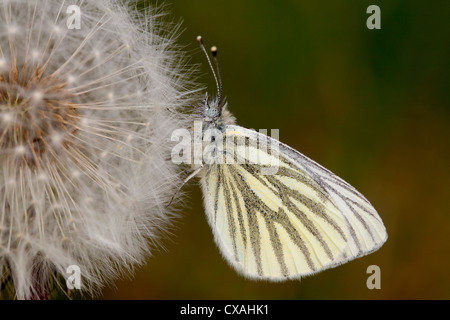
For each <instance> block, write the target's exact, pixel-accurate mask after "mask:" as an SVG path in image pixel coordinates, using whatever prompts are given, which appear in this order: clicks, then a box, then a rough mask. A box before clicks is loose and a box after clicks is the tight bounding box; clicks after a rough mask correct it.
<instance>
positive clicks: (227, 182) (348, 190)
mask: <svg viewBox="0 0 450 320" xmlns="http://www.w3.org/2000/svg"><path fill="white" fill-rule="evenodd" d="M224 136H225V137H226V138H227V139H228V138H231V139H228V140H229V141H232V144H231V146H230V145H225V144H224V145H223V148H221V146H218V149H219V150H220V152H222V153H225V154H226V157H228V160H234V161H225V163H213V164H210V165H208V166H207V168H206V169H205V171H204V174H203V177H202V179H201V181H202V187H203V191H204V197H205V206H206V212H207V216H208V221H209V223H210V225H211V227H212V229H213V233H214V236H215V240H216V243H217V244H218V246H219V248H220V250H221V252H222V254H223V256H224V257H225V258H226V259H227V261H229V262H230V264H231V265H232V266H234V267H235V268H236V269H237V270H238V271H240V272H241V273H242V274H244V275H246V276H248V277H251V278H260V279H268V280H283V279H286V278H299V277H300V276H302V275H306V274H311V273H315V272H318V271H320V270H323V269H325V268H328V267H332V266H334V265H336V264H339V263H342V262H345V261H347V260H350V259H352V258H355V257H357V256H359V255H362V254H363V253H364V252H369V251H370V250H374V248H375V247H376V246H377V245H378V246H379V245H380V244H379V243H380V242H384V240H385V239H384V240H383V239H382V238H383V232H384V234H385V231H384V226H383V224H382V222H381V219H380V218H379V217H378V214H377V213H376V211H375V210H374V209H373V207H372V206H371V205H370V203H369V202H368V201H367V200H366V199H365V198H364V197H362V195H360V194H359V193H358V192H357V191H356V190H354V188H353V187H351V186H350V185H348V184H347V183H345V182H344V181H343V180H342V179H340V178H338V177H337V176H335V175H334V174H332V173H331V172H329V171H328V170H326V169H324V168H323V167H321V166H320V165H318V164H316V163H315V162H313V161H312V160H310V159H308V158H306V157H305V156H303V155H302V154H300V153H299V152H297V151H295V150H294V149H292V148H289V147H288V146H286V145H283V144H281V143H279V142H278V141H275V140H273V139H271V138H269V137H267V136H265V135H262V134H259V133H256V132H255V131H252V130H248V129H245V128H242V127H239V126H234V125H229V126H227V130H226V131H225V133H224ZM239 139H240V143H237V142H236V143H235V142H234V141H238V140H239ZM255 141H257V143H255ZM273 142H276V145H277V146H278V148H273V147H272V146H273V145H274V144H273ZM220 152H219V153H220ZM271 163H277V166H278V167H277V170H276V173H275V174H265V175H263V174H261V168H262V167H267V165H268V164H271ZM368 216H369V217H368ZM366 220H367V221H366ZM361 221H362V222H361ZM378 221H379V222H380V223H381V226H382V228H381V227H380V225H379V222H378ZM361 226H362V229H361ZM368 234H371V239H372V240H371V241H366V240H367V238H368ZM369 238H370V237H369ZM361 240H363V241H365V242H364V246H362V245H361ZM366 242H367V243H366Z"/></svg>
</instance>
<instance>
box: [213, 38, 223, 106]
mask: <svg viewBox="0 0 450 320" xmlns="http://www.w3.org/2000/svg"><path fill="white" fill-rule="evenodd" d="M211 53H212V55H213V57H214V61H215V62H216V70H217V76H218V78H219V86H218V87H217V96H218V97H219V98H218V99H219V101H221V100H222V77H221V76H220V70H219V60H217V47H216V46H214V47H211Z"/></svg>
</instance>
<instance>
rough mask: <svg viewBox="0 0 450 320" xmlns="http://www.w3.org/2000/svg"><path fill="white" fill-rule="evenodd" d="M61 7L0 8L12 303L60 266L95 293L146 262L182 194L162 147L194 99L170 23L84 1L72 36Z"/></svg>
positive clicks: (1, 236) (2, 201) (1, 155)
mask: <svg viewBox="0 0 450 320" xmlns="http://www.w3.org/2000/svg"><path fill="white" fill-rule="evenodd" d="M68 5H69V4H68V3H67V1H63V0H53V1H44V2H42V1H39V0H14V1H11V0H0V16H1V17H2V19H1V20H0V49H1V50H0V282H1V281H4V280H5V277H6V276H5V275H11V278H12V281H13V284H14V289H15V294H16V297H17V298H19V299H29V298H41V297H45V295H46V294H48V293H49V292H48V290H49V287H50V283H52V281H53V280H52V277H54V275H55V274H61V275H66V269H67V267H68V266H70V265H78V266H79V267H80V269H81V270H83V275H82V276H83V286H84V287H83V288H82V289H83V290H84V291H85V292H88V293H94V292H96V290H98V289H99V288H101V287H102V286H103V285H104V284H105V283H108V282H109V281H111V279H114V278H115V277H117V276H118V275H119V274H122V273H123V271H126V270H130V269H132V268H133V266H134V265H136V264H139V263H143V262H144V261H145V258H146V257H148V255H149V253H150V250H151V249H152V247H151V246H150V245H149V240H150V242H151V243H157V242H158V239H160V237H161V236H162V234H163V232H164V230H165V228H166V227H167V226H168V225H169V223H170V218H171V217H172V214H171V213H170V212H167V210H166V209H165V205H166V204H167V203H168V201H169V200H170V198H171V197H172V195H173V192H174V191H175V190H176V189H177V187H178V185H179V183H180V179H178V176H177V167H176V165H175V164H173V163H171V162H170V161H168V160H167V158H168V157H167V155H170V144H168V143H167V141H170V135H171V133H172V131H173V130H174V129H176V128H178V127H184V126H185V124H186V123H187V121H189V119H186V117H185V116H183V115H182V114H180V113H179V111H178V110H179V109H181V108H182V107H183V106H185V105H190V104H192V101H191V99H193V96H192V95H191V94H190V93H191V92H190V91H189V90H188V89H187V88H189V87H190V85H191V83H190V82H189V81H187V77H188V76H189V73H190V71H189V69H186V68H185V67H183V65H182V63H183V61H184V58H183V56H182V55H181V54H180V52H179V51H178V48H177V47H176V46H175V44H174V37H173V33H172V31H171V28H172V27H175V26H174V25H171V24H169V23H166V22H164V21H162V20H160V19H162V15H161V13H160V12H159V11H157V10H154V9H153V10H147V11H146V12H138V11H136V10H135V9H134V8H135V7H136V6H135V5H133V4H131V5H130V6H129V7H124V2H122V1H115V0H100V1H98V0H95V1H94V0H85V1H83V2H82V3H81V8H80V9H81V11H82V13H83V14H82V19H83V20H82V28H81V29H79V30H69V29H68V28H67V25H66V19H67V15H65V12H66V9H67V6H68ZM163 28H167V29H163ZM143 124H144V125H143Z"/></svg>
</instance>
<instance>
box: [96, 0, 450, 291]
mask: <svg viewBox="0 0 450 320" xmlns="http://www.w3.org/2000/svg"><path fill="white" fill-rule="evenodd" d="M167 4H168V6H167V8H168V9H169V10H170V11H171V12H172V14H173V17H175V19H177V18H182V19H183V28H184V32H183V34H182V35H181V37H180V39H179V42H178V43H180V44H182V45H186V47H185V48H186V50H187V52H188V55H189V56H191V57H192V59H191V62H192V63H199V64H201V76H200V81H202V82H203V83H204V84H205V86H206V85H207V86H208V88H209V89H208V90H209V92H210V93H214V92H215V84H214V82H213V78H212V75H211V72H210V70H209V67H208V66H207V64H206V61H205V58H204V55H203V54H202V53H201V51H200V49H199V48H198V45H197V42H196V40H195V38H196V36H197V35H199V34H201V35H202V36H203V38H204V41H205V45H206V46H207V47H208V48H209V47H210V46H211V45H216V46H217V47H218V49H219V56H218V57H219V60H220V67H221V72H222V78H223V82H224V91H225V94H226V96H227V100H228V102H229V107H230V110H231V111H232V112H233V113H234V115H235V116H236V117H237V119H238V124H239V125H242V126H245V127H248V128H254V129H256V130H258V129H261V128H266V129H279V130H280V140H281V141H283V142H285V143H287V144H288V145H290V146H292V147H294V148H295V149H297V150H299V151H300V152H302V153H304V154H305V155H307V156H308V157H310V158H312V159H314V160H315V161H317V162H319V163H320V164H322V165H324V166H325V167H327V168H328V169H330V170H332V171H333V172H335V173H336V174H338V175H339V176H341V177H342V178H344V179H345V180H346V181H348V182H349V183H351V184H352V185H353V186H355V187H356V188H357V189H358V190H359V191H361V192H362V193H363V194H364V195H365V196H366V197H367V198H368V199H369V200H370V201H371V202H372V204H373V205H374V206H375V208H376V209H377V210H378V212H379V214H380V216H381V217H382V219H383V221H384V222H385V225H386V227H387V230H388V233H389V239H388V241H387V243H386V244H385V245H384V246H383V247H382V248H381V249H380V250H379V251H377V252H375V253H373V254H371V255H369V256H366V257H364V258H361V259H358V260H355V261H352V262H350V263H347V264H345V265H342V266H340V267H338V268H335V269H331V270H327V271H324V272H323V273H320V274H318V275H315V276H311V277H307V278H304V279H302V280H301V281H289V282H285V283H265V282H254V281H250V280H246V279H244V278H242V277H241V276H239V275H238V274H237V273H236V272H235V271H234V270H232V269H231V268H230V267H229V266H228V264H227V263H226V262H225V261H224V260H223V259H222V257H221V255H220V253H219V251H218V249H217V248H216V246H215V244H214V241H213V236H212V233H211V230H210V227H209V226H208V224H207V221H206V217H205V213H204V209H203V206H202V196H201V193H200V188H199V187H198V181H197V180H196V181H192V182H191V183H189V185H188V186H185V189H184V190H185V191H186V193H187V197H186V205H185V207H184V208H181V209H180V218H179V219H178V220H177V221H175V223H174V228H173V229H172V233H173V235H172V236H171V239H168V240H166V241H164V242H163V245H164V248H161V250H160V251H158V252H155V253H154V256H153V257H152V258H150V259H149V260H148V263H147V265H146V266H144V267H142V268H139V269H138V270H137V271H136V274H135V275H134V276H133V277H131V278H130V279H126V280H121V281H117V282H116V283H115V287H110V288H108V289H106V290H104V292H103V297H102V298H104V299H450V257H449V254H450V241H449V239H448V238H449V237H450V199H449V198H450V187H449V181H450V170H449V164H450V93H449V84H450V81H449V77H450V72H449V71H450V68H449V61H450V46H449V39H450V26H449V17H450V6H449V5H448V1H432V2H431V1H399V0H391V1H364V0H357V1H356V0H355V1H301V0H290V1H289V0H280V1H268V0H258V1H256V0H252V1H250V0H245V1H242V0H240V1H237V0H226V1H206V0H197V1H186V0H183V1H175V0H173V1H172V2H168V3H167ZM371 4H377V5H378V6H379V7H380V8H381V30H369V29H367V27H366V20H367V18H368V17H369V14H367V13H366V9H367V7H368V6H369V5H371ZM372 264H375V265H378V266H379V267H380V268H381V289H380V290H369V289H367V287H366V280H367V277H368V276H369V275H368V274H367V273H366V269H367V267H368V266H369V265H372Z"/></svg>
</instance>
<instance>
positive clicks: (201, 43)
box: [197, 36, 222, 101]
mask: <svg viewBox="0 0 450 320" xmlns="http://www.w3.org/2000/svg"><path fill="white" fill-rule="evenodd" d="M197 41H198V43H199V44H200V48H202V50H203V52H204V53H205V56H206V59H207V60H208V63H209V67H210V68H211V71H212V73H213V76H214V80H216V86H217V96H218V98H219V101H220V99H221V97H222V81H220V82H219V80H218V78H217V76H216V72H215V71H214V68H213V66H212V63H211V60H210V59H209V55H208V52H206V49H205V45H204V44H203V39H202V36H198V37H197ZM213 48H215V47H213ZM211 49H212V48H211ZM215 54H217V48H216V53H213V55H214V58H215ZM216 65H217V60H216ZM217 70H218V69H217ZM219 79H220V74H219Z"/></svg>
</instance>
